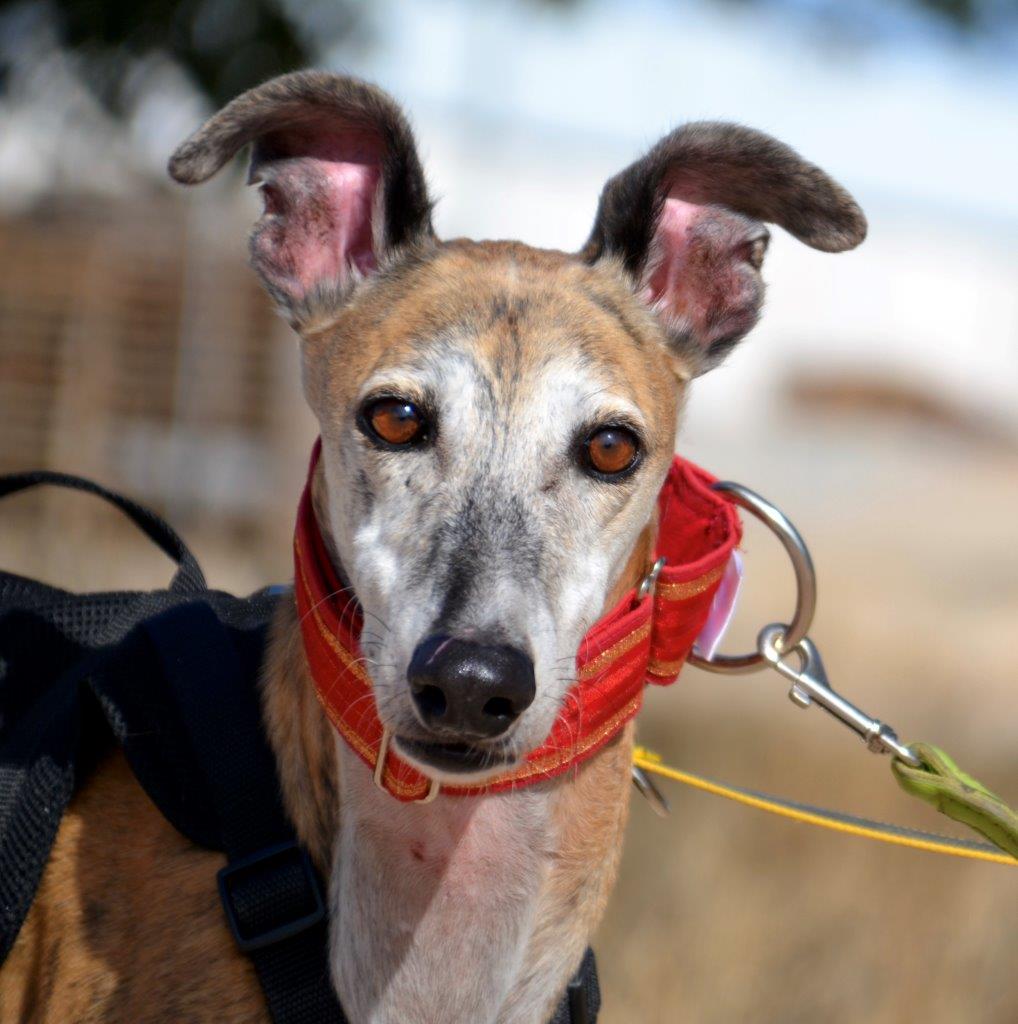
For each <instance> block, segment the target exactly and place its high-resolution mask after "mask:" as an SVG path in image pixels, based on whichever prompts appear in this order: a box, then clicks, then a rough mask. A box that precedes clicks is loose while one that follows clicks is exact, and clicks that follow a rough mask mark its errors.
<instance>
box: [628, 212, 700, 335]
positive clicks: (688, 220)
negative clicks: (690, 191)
mask: <svg viewBox="0 0 1018 1024" xmlns="http://www.w3.org/2000/svg"><path fill="white" fill-rule="evenodd" d="M702 213H703V208H702V207H700V206H697V205H696V203H687V202H686V201H685V200H683V199H676V198H675V197H674V196H668V197H667V198H666V199H665V201H664V203H663V205H662V207H661V215H660V217H659V218H658V222H657V226H656V228H655V230H654V240H653V242H652V243H651V256H650V275H649V276H648V278H647V284H646V287H645V288H644V291H643V294H642V296H641V297H642V298H643V300H644V301H645V302H648V303H650V304H651V305H652V306H659V307H662V309H663V310H664V311H666V312H668V313H669V314H670V315H671V316H673V317H675V316H680V315H682V316H688V315H691V313H692V310H689V311H688V312H687V310H686V309H685V307H686V306H687V305H689V304H690V300H691V299H693V296H692V295H688V294H684V293H683V285H682V282H683V277H684V272H685V269H686V257H687V254H688V252H689V248H690V235H691V233H692V230H693V226H694V224H695V223H696V220H697V218H698V217H699V216H700V215H701V214H702ZM680 307H681V309H680Z"/></svg>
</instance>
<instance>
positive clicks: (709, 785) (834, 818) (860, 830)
mask: <svg viewBox="0 0 1018 1024" xmlns="http://www.w3.org/2000/svg"><path fill="white" fill-rule="evenodd" d="M633 764H634V765H636V767H637V768H641V769H643V771H645V772H652V773H653V774H655V775H660V776H662V777H663V778H666V779H672V780H673V781H675V782H682V783H685V785H687V786H692V787H693V788H694V789H700V790H703V791H704V792H705V793H713V794H714V795H715V796H721V797H724V798H725V799H726V800H734V801H735V802H736V803H740V804H744V805H745V806H747V807H755V808H757V809H758V810H761V811H769V812H770V813H771V814H777V815H780V816H781V817H783V818H791V819H792V820H793V821H801V822H805V823H806V824H807V825H818V826H820V827H821V828H829V829H831V830H833V831H835V832H846V833H848V834H849V835H853V836H861V837H863V838H864V839H876V840H878V841H879V842H882V843H892V844H893V845H895V846H909V847H911V848H912V849H915V850H928V851H930V852H931V853H944V854H948V855H949V856H952V857H968V858H970V859H972V860H984V861H991V862H992V863H994V864H1009V865H1010V866H1011V867H1018V860H1015V859H1014V858H1013V857H1011V856H1010V855H1009V854H1007V853H1003V852H1002V851H1000V850H997V849H996V848H994V847H993V846H990V845H989V844H987V843H978V842H973V841H971V840H967V839H953V838H950V837H948V836H940V835H936V834H934V833H932V832H921V831H919V830H917V829H908V828H903V827H901V826H898V825H885V824H883V823H882V822H877V821H870V820H868V819H866V818H857V817H854V816H852V815H848V814H841V813H839V812H837V811H830V810H826V809H825V808H821V807H809V806H807V805H805V804H798V803H795V802H794V801H790V800H782V799H780V798H778V797H773V796H768V795H767V794H765V793H754V792H752V791H751V790H747V789H741V788H739V787H738V786H726V785H724V784H722V783H720V782H713V781H711V780H710V779H705V778H703V777H702V776H700V775H694V774H693V773H692V772H684V771H681V770H679V769H678V768H671V767H669V766H668V765H666V764H664V763H663V762H662V760H661V758H660V757H659V756H658V755H657V754H655V753H654V752H653V751H650V750H647V749H646V748H645V747H636V748H635V749H634V751H633Z"/></svg>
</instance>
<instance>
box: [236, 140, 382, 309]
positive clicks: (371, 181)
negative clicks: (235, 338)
mask: <svg viewBox="0 0 1018 1024" xmlns="http://www.w3.org/2000/svg"><path fill="white" fill-rule="evenodd" d="M273 151H274V152H277V153H281V154H284V155H281V156H279V157H274V158H270V159H268V160H266V162H265V163H264V164H263V165H262V167H261V168H259V170H258V172H257V175H256V180H260V181H262V183H263V184H262V190H263V193H264V196H265V211H264V214H263V216H262V219H261V220H260V221H259V223H258V225H257V227H256V228H255V232H254V235H253V237H252V252H253V255H254V259H255V261H256V263H257V264H258V267H259V269H260V270H261V271H262V273H263V274H265V276H266V278H267V279H268V280H269V282H270V283H271V284H272V285H273V286H274V287H275V288H277V289H278V290H280V291H282V292H283V293H285V294H286V295H287V297H288V298H290V299H296V300H300V299H303V298H304V297H305V296H307V294H308V293H309V292H310V291H311V290H312V289H313V288H314V287H315V286H317V285H325V286H330V285H336V286H339V287H342V286H343V285H344V284H345V283H346V282H347V281H348V280H349V278H350V276H351V273H352V272H353V271H354V270H356V272H358V273H359V274H362V275H366V274H369V273H371V272H372V271H373V270H374V269H375V267H376V266H377V258H376V254H375V251H374V232H373V228H372V214H373V210H374V205H375V204H374V200H375V193H376V192H377V190H378V183H379V179H380V178H381V152H380V146H379V145H378V143H377V141H376V140H375V139H374V137H372V136H369V135H365V134H364V133H351V134H349V135H343V136H342V137H338V138H336V137H333V138H324V139H323V138H315V139H310V140H309V139H308V138H307V137H306V136H303V135H298V134H296V133H287V134H286V135H280V136H278V137H277V138H276V139H274V140H273Z"/></svg>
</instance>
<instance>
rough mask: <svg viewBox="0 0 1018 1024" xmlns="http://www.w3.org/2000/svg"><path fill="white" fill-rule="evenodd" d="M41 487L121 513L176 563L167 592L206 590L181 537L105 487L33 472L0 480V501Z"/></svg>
mask: <svg viewBox="0 0 1018 1024" xmlns="http://www.w3.org/2000/svg"><path fill="white" fill-rule="evenodd" d="M40 484H53V485H55V486H57V487H67V488H68V489H70V490H72V491H85V492H86V493H87V494H94V495H95V496H96V497H98V498H102V499H103V501H108V502H109V503H110V504H111V505H113V506H115V507H116V508H118V509H120V511H121V512H123V513H124V515H125V516H127V518H128V519H130V520H131V522H132V523H134V525H135V526H137V527H138V529H139V530H141V531H142V533H144V534H145V536H147V537H148V538H149V540H151V541H152V543H153V544H155V545H156V547H158V548H159V550H160V551H162V552H164V553H165V554H166V555H168V556H169V557H170V558H172V559H173V561H174V562H176V563H177V566H178V568H177V572H176V574H175V575H174V577H173V579H172V581H171V582H170V590H172V591H175V592H192V591H193V592H195V593H200V592H201V591H203V590H206V589H207V584H206V583H205V574H204V573H203V572H202V571H201V566H199V565H198V560H197V559H196V558H195V557H194V555H193V554H192V553H191V551H190V549H189V548H188V546H187V545H186V544H185V543H184V542H183V540H182V539H181V538H180V535H179V534H178V533H177V532H176V530H174V529H173V528H172V527H171V526H170V525H169V523H167V522H166V521H165V520H164V519H162V518H161V517H160V516H157V515H156V514H155V512H153V511H152V510H151V509H147V508H145V506H144V505H139V504H138V503H137V502H136V501H132V500H131V499H130V498H126V497H124V495H122V494H117V493H116V492H115V491H109V490H107V489H106V488H105V487H102V486H100V485H99V484H97V483H93V482H92V481H91V480H86V479H85V477H82V476H73V475H72V474H70V473H55V472H53V471H51V470H48V469H33V470H29V471H28V472H25V473H7V474H6V475H4V476H0V498H5V497H7V496H8V495H9V494H17V493H18V492H19V491H27V490H28V489H29V488H31V487H38V486H39V485H40Z"/></svg>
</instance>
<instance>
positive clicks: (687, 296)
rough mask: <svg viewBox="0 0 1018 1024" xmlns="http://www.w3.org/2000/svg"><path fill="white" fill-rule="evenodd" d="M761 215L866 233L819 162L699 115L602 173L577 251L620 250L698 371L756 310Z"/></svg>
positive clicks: (613, 253)
mask: <svg viewBox="0 0 1018 1024" xmlns="http://www.w3.org/2000/svg"><path fill="white" fill-rule="evenodd" d="M764 222H768V223H771V224H780V225H781V226H782V227H783V228H785V229H786V230H787V231H789V232H791V233H792V234H793V235H795V237H796V238H798V239H799V240H800V241H802V242H805V243H806V244H807V245H810V246H812V247H813V248H814V249H821V250H823V251H825V252H841V251H842V250H845V249H852V248H854V247H855V246H857V245H858V244H859V243H860V242H861V241H862V240H863V238H865V236H866V219H865V217H864V216H863V213H862V210H860V209H859V207H858V206H857V205H856V203H855V201H854V200H853V199H852V197H851V196H850V195H849V194H848V193H847V192H846V191H845V190H844V189H843V188H842V187H841V186H840V185H838V184H837V183H836V182H834V181H832V180H831V179H830V178H829V177H828V176H827V175H826V174H825V173H824V172H823V171H822V170H820V168H819V167H816V166H814V165H813V164H811V163H809V162H807V161H806V160H803V158H802V157H800V156H799V155H798V153H796V152H795V151H794V150H792V149H790V148H789V147H788V146H786V145H784V144H783V143H781V142H778V141H777V140H776V139H772V138H771V137H770V136H768V135H764V134H762V133H761V132H756V131H753V130H751V129H749V128H743V127H741V126H740V125H734V124H721V123H713V122H699V123H695V124H688V125H685V126H684V127H682V128H679V129H677V130H676V131H674V132H672V133H671V134H670V135H667V136H665V137H664V138H663V139H662V140H661V141H660V142H659V143H658V144H657V145H656V146H655V147H654V148H653V149H652V150H651V151H650V152H649V153H648V154H647V155H646V156H645V157H643V159H641V160H638V161H636V163H634V164H631V165H630V166H629V167H627V168H626V169H625V170H624V171H622V172H621V173H620V174H618V175H616V176H615V177H614V178H612V179H611V180H610V181H609V182H608V184H607V185H605V188H604V191H603V192H602V193H601V200H600V204H599V206H598V211H597V217H596V219H595V222H594V229H593V231H592V232H591V235H590V238H589V239H588V240H587V243H586V245H585V246H584V248H583V249H582V250H581V253H580V255H581V256H582V258H583V259H585V260H586V261H588V262H590V263H593V262H596V261H597V260H600V259H604V258H606V257H608V258H615V259H617V260H619V261H621V263H622V265H623V267H624V268H625V270H626V271H627V272H628V273H629V275H630V276H631V278H632V280H633V282H634V286H635V287H636V289H637V292H638V294H639V295H640V297H641V298H642V299H643V300H644V301H645V302H646V303H647V304H648V305H649V306H650V307H651V308H652V309H653V310H654V311H655V312H656V313H657V315H658V316H659V317H660V319H661V320H662V322H663V323H664V326H665V329H666V330H667V332H668V335H669V338H670V340H671V342H672V344H673V345H674V346H675V348H676V350H677V351H678V352H679V354H681V355H682V356H683V357H684V358H685V361H686V362H687V363H688V364H689V368H690V369H691V370H692V372H693V373H703V372H704V371H705V370H708V369H710V368H711V367H712V366H715V365H716V364H717V363H718V362H720V361H721V360H722V359H723V358H724V356H725V355H726V354H727V353H728V352H729V351H730V350H731V349H732V348H733V347H734V346H735V344H736V343H737V342H738V341H739V340H740V339H741V338H742V337H743V336H744V335H745V334H746V333H747V332H748V331H749V329H750V328H751V327H752V326H753V325H754V324H755V323H756V321H757V318H758V316H759V314H760V307H761V305H762V303H763V292H764V286H763V280H762V278H761V277H760V267H761V265H762V263H763V257H764V253H765V251H766V249H767V242H768V239H769V234H768V231H767V228H766V227H764Z"/></svg>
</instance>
